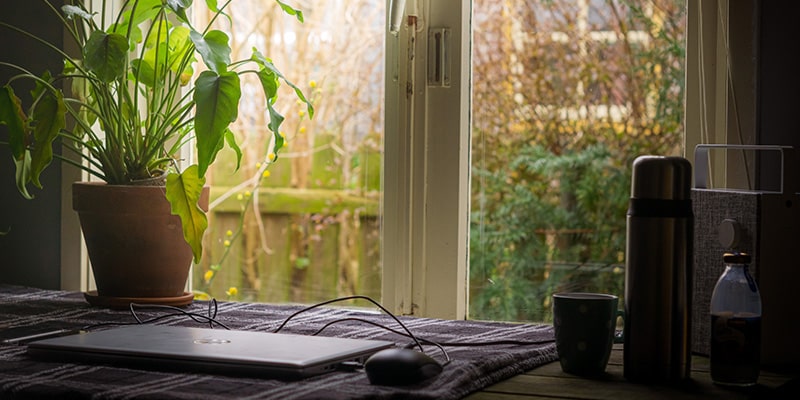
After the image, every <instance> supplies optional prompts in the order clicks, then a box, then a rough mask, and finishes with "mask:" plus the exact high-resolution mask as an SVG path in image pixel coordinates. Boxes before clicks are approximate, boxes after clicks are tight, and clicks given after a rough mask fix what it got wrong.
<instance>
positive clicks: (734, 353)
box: [711, 253, 761, 386]
mask: <svg viewBox="0 0 800 400" xmlns="http://www.w3.org/2000/svg"><path fill="white" fill-rule="evenodd" d="M723 260H724V261H725V272H723V273H722V276H720V278H719V280H718V281H717V284H716V286H715V287H714V292H713V294H712V295H711V380H712V381H713V382H714V383H717V384H722V385H733V386H751V385H755V384H756V381H757V380H758V374H759V363H760V355H761V295H760V294H759V292H758V286H757V285H756V282H755V280H753V277H752V276H751V275H750V272H749V271H748V270H747V268H748V265H749V264H750V255H749V254H746V253H725V255H724V257H723Z"/></svg>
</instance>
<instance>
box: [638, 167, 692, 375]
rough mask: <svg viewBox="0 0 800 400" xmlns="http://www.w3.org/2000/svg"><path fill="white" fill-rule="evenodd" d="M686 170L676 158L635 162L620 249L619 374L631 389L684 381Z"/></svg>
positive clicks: (687, 349) (688, 261)
mask: <svg viewBox="0 0 800 400" xmlns="http://www.w3.org/2000/svg"><path fill="white" fill-rule="evenodd" d="M691 169H692V166H691V164H689V161H688V160H686V159H685V158H682V157H661V156H641V157H638V158H636V160H635V161H634V162H633V176H632V179H631V199H630V206H629V209H628V221H627V222H628V223H627V243H626V248H625V253H626V257H625V330H624V336H625V338H624V341H625V347H624V350H623V369H624V374H625V378H626V379H628V380H630V381H634V382H669V381H679V380H682V379H687V378H689V370H690V368H691V342H690V341H691V326H690V323H691V320H692V316H691V311H692V304H691V298H692V270H691V266H692V241H693V231H694V226H693V224H694V218H693V215H692V202H691V175H692V174H691Z"/></svg>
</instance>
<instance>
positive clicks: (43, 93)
mask: <svg viewBox="0 0 800 400" xmlns="http://www.w3.org/2000/svg"><path fill="white" fill-rule="evenodd" d="M31 94H32V95H33V98H34V99H38V100H37V101H36V106H35V108H34V109H33V110H31V120H32V121H35V124H34V125H33V138H34V140H35V144H34V147H33V152H32V153H31V172H30V174H31V182H33V184H34V185H36V187H38V188H40V189H41V188H42V183H41V182H40V181H39V175H41V173H42V171H44V169H45V168H46V167H47V166H48V165H50V161H52V160H53V141H54V140H55V139H56V137H58V133H59V132H60V131H61V129H63V128H64V127H65V126H66V124H67V123H66V119H65V115H66V112H67V107H66V105H65V104H64V96H63V95H62V94H61V92H55V93H54V92H52V91H50V90H47V89H46V88H45V87H43V86H42V85H40V84H39V85H37V86H36V89H35V90H34V91H33V93H31Z"/></svg>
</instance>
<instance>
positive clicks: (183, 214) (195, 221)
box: [167, 164, 208, 263]
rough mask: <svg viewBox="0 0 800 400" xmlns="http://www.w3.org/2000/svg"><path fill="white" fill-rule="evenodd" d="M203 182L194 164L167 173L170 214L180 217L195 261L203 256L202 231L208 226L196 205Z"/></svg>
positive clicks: (203, 179) (184, 234) (203, 214)
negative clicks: (180, 170)
mask: <svg viewBox="0 0 800 400" xmlns="http://www.w3.org/2000/svg"><path fill="white" fill-rule="evenodd" d="M205 183H206V180H205V178H202V177H200V176H199V175H198V174H197V165H196V164H195V165H192V166H190V167H189V168H186V170H185V171H183V173H182V174H177V173H171V174H169V175H167V201H169V204H170V208H171V211H172V214H173V215H177V216H178V217H179V218H180V219H181V226H182V228H183V237H184V239H186V243H189V246H190V247H191V248H192V254H193V255H194V261H195V263H199V262H200V258H201V257H202V256H203V233H205V231H206V228H207V227H208V219H207V218H206V214H205V212H204V211H203V210H202V209H201V208H200V206H199V205H198V201H199V200H200V194H201V193H202V192H203V185H205Z"/></svg>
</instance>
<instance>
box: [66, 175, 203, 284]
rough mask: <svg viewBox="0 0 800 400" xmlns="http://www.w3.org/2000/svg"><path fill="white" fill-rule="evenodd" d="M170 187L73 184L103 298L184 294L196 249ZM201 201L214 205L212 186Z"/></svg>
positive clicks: (90, 183) (73, 203)
mask: <svg viewBox="0 0 800 400" xmlns="http://www.w3.org/2000/svg"><path fill="white" fill-rule="evenodd" d="M164 190H165V188H164V187H163V186H124V185H107V184H105V183H95V182H76V183H74V184H73V185H72V208H73V209H74V210H75V211H77V212H78V216H79V218H80V222H81V229H82V230H83V235H84V237H85V239H86V248H87V250H88V252H89V259H90V260H91V262H92V269H93V271H94V279H95V283H96V284H97V292H98V294H99V295H100V296H105V297H131V298H142V297H162V298H169V297H177V296H181V295H183V294H184V287H185V285H186V279H187V277H188V275H189V268H190V267H191V264H192V250H191V248H190V247H189V245H188V244H187V243H186V241H185V240H184V238H183V231H182V229H181V221H180V218H178V216H176V215H172V214H171V212H170V206H169V202H167V198H166V196H165V195H164ZM200 204H201V207H202V208H203V209H207V208H208V187H205V188H203V194H202V196H201V198H200Z"/></svg>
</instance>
